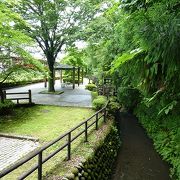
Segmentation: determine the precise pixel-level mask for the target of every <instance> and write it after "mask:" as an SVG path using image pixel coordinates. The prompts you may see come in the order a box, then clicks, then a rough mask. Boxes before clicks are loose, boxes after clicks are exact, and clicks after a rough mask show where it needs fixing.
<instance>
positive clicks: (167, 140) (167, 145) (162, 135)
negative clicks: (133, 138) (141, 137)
mask: <svg viewBox="0 0 180 180" xmlns="http://www.w3.org/2000/svg"><path fill="white" fill-rule="evenodd" d="M135 114H136V115H137V117H138V118H139V120H140V122H141V124H142V125H143V127H144V128H145V129H146V131H147V133H148V135H149V136H150V137H151V138H152V139H153V142H154V146H155V148H156V150H157V151H158V152H159V153H160V154H161V156H162V157H163V159H164V160H166V161H168V162H169V163H170V164H171V165H172V168H171V176H172V177H173V179H179V178H180V164H179V162H180V118H179V114H178V112H174V113H173V114H170V115H168V116H167V115H166V116H164V117H163V118H162V117H159V116H158V115H157V114H158V109H157V106H154V105H153V106H150V107H147V106H146V105H145V104H144V103H141V104H139V105H138V107H137V108H136V111H135Z"/></svg>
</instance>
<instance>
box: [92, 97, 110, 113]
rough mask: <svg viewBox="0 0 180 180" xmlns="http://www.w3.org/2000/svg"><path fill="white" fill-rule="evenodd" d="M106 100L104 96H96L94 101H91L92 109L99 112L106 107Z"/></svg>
mask: <svg viewBox="0 0 180 180" xmlns="http://www.w3.org/2000/svg"><path fill="white" fill-rule="evenodd" d="M106 102H107V98H106V97H105V96H98V97H97V98H96V99H94V100H93V103H92V104H93V109H95V110H99V109H101V108H103V107H104V106H105V105H106Z"/></svg>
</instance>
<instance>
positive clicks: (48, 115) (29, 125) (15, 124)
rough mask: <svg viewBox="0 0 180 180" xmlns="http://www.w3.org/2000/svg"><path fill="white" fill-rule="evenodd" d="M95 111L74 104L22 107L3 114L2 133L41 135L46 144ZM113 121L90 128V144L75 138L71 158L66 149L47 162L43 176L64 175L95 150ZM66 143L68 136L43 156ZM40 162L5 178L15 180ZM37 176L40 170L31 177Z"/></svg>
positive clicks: (1, 118) (37, 136) (34, 161)
mask: <svg viewBox="0 0 180 180" xmlns="http://www.w3.org/2000/svg"><path fill="white" fill-rule="evenodd" d="M93 113H94V111H93V110H91V109H87V108H74V107H73V108H72V107H56V106H33V107H31V108H25V109H24V108H18V109H15V110H14V113H13V114H12V115H8V116H0V133H10V134H18V135H26V136H33V137H36V138H39V140H40V143H41V145H42V144H45V143H47V142H49V141H51V140H53V139H55V138H57V137H58V136H59V135H61V134H63V133H65V132H67V131H68V130H69V129H71V128H73V127H74V126H76V125H77V124H79V123H80V122H81V121H82V120H85V119H86V118H88V117H90V115H92V114H93ZM70 114H72V115H71V116H70ZM102 121H103V120H101V121H100V124H102ZM109 123H111V122H109ZM109 123H108V124H106V125H103V126H100V128H99V130H98V131H95V132H94V129H95V128H94V127H92V128H91V129H90V131H89V133H90V135H89V137H88V141H89V142H88V143H84V136H82V137H81V138H79V139H78V140H77V141H75V142H74V143H73V144H72V160H71V161H69V162H66V161H65V159H66V157H67V150H66V149H65V150H63V151H62V152H61V153H59V154H58V155H57V156H55V157H53V158H52V159H51V160H49V161H48V162H47V164H45V165H43V169H44V170H43V175H44V176H46V178H45V179H47V178H50V179H51V178H52V177H60V176H62V175H64V173H67V170H68V169H70V168H72V167H73V166H74V165H75V164H77V163H79V162H80V161H81V160H84V159H85V158H86V157H88V156H89V155H90V154H91V153H92V152H93V151H94V150H93V149H94V148H95V147H96V145H97V142H98V141H97V140H100V139H101V138H102V137H103V136H105V134H104V133H105V132H106V129H108V127H109ZM79 130H80V129H79ZM77 133H78V132H74V134H72V135H73V136H75V134H77ZM65 142H66V139H63V140H62V142H60V143H57V144H55V145H53V146H52V147H51V148H48V150H47V151H46V152H44V153H43V156H46V155H48V154H49V153H50V152H52V151H54V150H55V149H56V148H57V147H59V146H60V145H63V143H65ZM79 147H81V148H79ZM36 162H37V159H36V158H34V159H33V160H32V161H30V162H29V163H27V164H26V165H23V166H22V167H21V168H18V169H17V170H15V171H14V172H12V173H10V174H9V175H8V176H6V177H5V178H3V179H6V178H10V179H13V178H14V177H15V176H17V175H19V174H22V172H23V171H24V170H27V169H29V168H30V167H31V166H32V165H34V164H35V163H36ZM36 178H37V176H36V173H33V174H32V175H31V176H30V177H28V178H27V179H36Z"/></svg>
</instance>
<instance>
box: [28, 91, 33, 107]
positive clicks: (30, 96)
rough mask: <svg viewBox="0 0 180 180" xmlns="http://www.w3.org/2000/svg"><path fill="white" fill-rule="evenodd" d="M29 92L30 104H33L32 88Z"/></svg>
mask: <svg viewBox="0 0 180 180" xmlns="http://www.w3.org/2000/svg"><path fill="white" fill-rule="evenodd" d="M28 92H29V104H31V103H32V94H31V90H28Z"/></svg>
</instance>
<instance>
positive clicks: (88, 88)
mask: <svg viewBox="0 0 180 180" xmlns="http://www.w3.org/2000/svg"><path fill="white" fill-rule="evenodd" d="M96 88H97V86H96V85H95V84H87V85H86V87H85V89H87V90H89V91H94V90H95V89H96Z"/></svg>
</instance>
